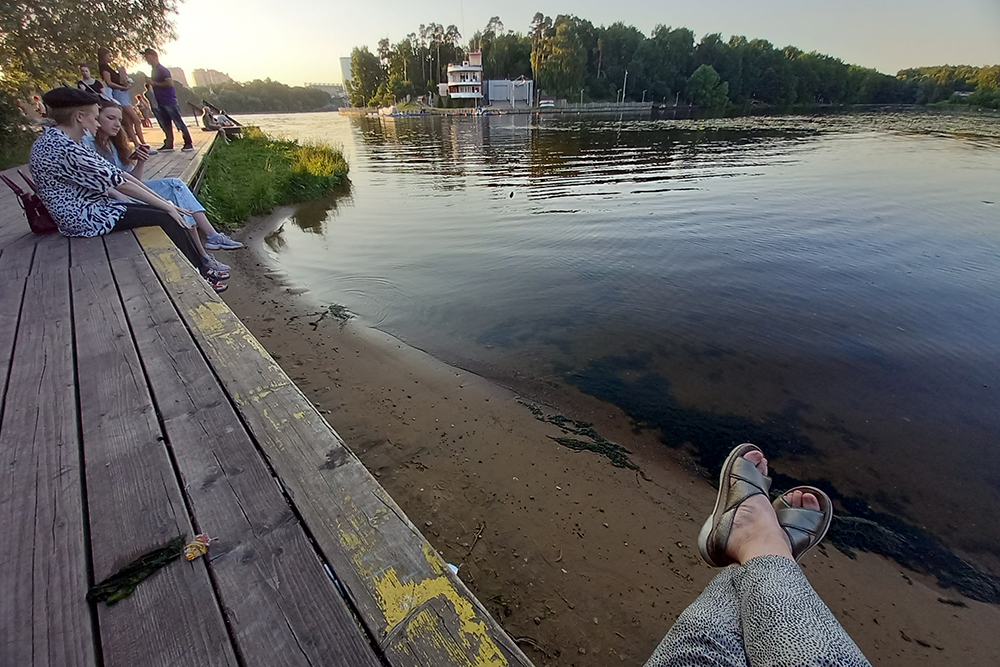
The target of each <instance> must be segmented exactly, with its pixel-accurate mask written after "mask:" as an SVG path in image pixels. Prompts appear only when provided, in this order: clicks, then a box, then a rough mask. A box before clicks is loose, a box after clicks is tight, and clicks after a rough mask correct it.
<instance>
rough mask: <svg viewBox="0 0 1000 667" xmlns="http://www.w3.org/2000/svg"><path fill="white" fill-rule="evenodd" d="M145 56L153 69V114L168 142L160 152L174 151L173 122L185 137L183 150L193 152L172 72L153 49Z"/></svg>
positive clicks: (147, 51) (146, 52)
mask: <svg viewBox="0 0 1000 667" xmlns="http://www.w3.org/2000/svg"><path fill="white" fill-rule="evenodd" d="M143 55H144V56H145V57H146V62H147V63H149V65H150V67H152V68H153V71H152V76H151V77H150V82H151V83H152V84H153V96H154V97H155V98H156V106H155V107H154V108H153V113H154V114H155V115H156V120H157V122H159V124H160V127H161V128H162V129H163V134H165V135H166V140H165V141H164V142H163V147H162V148H160V150H161V151H172V150H174V128H173V127H172V126H171V124H170V123H171V121H173V124H174V125H176V126H177V129H178V130H180V131H181V134H182V135H184V147H183V148H181V150H182V151H193V150H194V146H193V145H192V143H191V133H190V132H188V129H187V125H185V124H184V119H183V118H182V117H181V109H180V107H179V106H178V105H177V91H176V90H174V80H173V79H172V78H171V77H170V70H168V69H167V68H166V67H164V66H163V65H161V64H160V55H159V54H158V53H157V52H156V51H154V50H153V49H146V50H145V52H143Z"/></svg>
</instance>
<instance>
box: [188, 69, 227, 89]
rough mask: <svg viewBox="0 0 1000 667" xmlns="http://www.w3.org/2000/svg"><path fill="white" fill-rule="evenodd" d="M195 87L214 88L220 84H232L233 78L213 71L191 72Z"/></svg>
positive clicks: (200, 70) (199, 70)
mask: <svg viewBox="0 0 1000 667" xmlns="http://www.w3.org/2000/svg"><path fill="white" fill-rule="evenodd" d="M191 75H192V76H193V77H194V85H196V86H215V85H218V84H220V83H232V82H233V77H231V76H229V75H228V74H226V73H225V72H220V71H219V70H215V69H196V70H195V71H193V72H191Z"/></svg>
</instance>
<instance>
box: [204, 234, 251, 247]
mask: <svg viewBox="0 0 1000 667" xmlns="http://www.w3.org/2000/svg"><path fill="white" fill-rule="evenodd" d="M242 247H243V244H242V243H240V242H239V241H234V240H232V239H231V238H229V237H228V236H226V235H225V234H223V233H222V232H215V233H214V234H210V235H209V236H208V238H206V239H205V250H236V249H237V248H242Z"/></svg>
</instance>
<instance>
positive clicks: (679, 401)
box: [254, 113, 1000, 573]
mask: <svg viewBox="0 0 1000 667" xmlns="http://www.w3.org/2000/svg"><path fill="white" fill-rule="evenodd" d="M254 120H255V122H257V123H258V124H259V125H261V126H262V127H263V128H264V129H265V130H269V131H274V132H278V133H281V134H284V135H287V136H294V137H298V138H304V139H320V140H324V141H328V142H334V143H337V144H340V145H342V146H343V148H344V149H345V153H346V154H347V156H348V158H349V160H350V164H351V176H350V180H351V185H350V189H349V192H348V193H347V194H344V195H339V196H337V197H331V198H329V199H327V200H322V201H319V202H313V203H310V204H307V205H304V206H301V207H299V208H298V209H297V211H296V212H295V213H294V215H292V216H291V217H290V218H289V219H288V220H287V221H286V223H285V224H284V225H283V226H282V227H281V228H280V230H279V231H277V232H275V233H274V234H272V235H271V236H270V237H269V238H268V245H269V247H270V249H271V250H272V251H273V253H274V255H275V259H276V262H277V263H278V264H279V265H280V267H281V268H282V269H283V270H284V271H285V272H287V273H288V274H289V276H290V277H291V279H292V280H293V281H295V282H297V283H301V284H304V285H306V286H307V287H308V288H309V289H310V290H311V293H312V296H313V297H314V298H315V299H317V300H318V301H319V302H321V303H323V304H328V303H339V304H343V305H345V306H347V307H348V308H349V309H350V310H351V311H353V312H355V313H357V314H358V315H359V317H360V318H361V319H363V320H365V321H367V322H369V323H372V324H374V325H375V326H377V327H379V328H381V329H384V330H386V331H389V332H391V333H393V334H396V335H397V336H399V337H400V338H402V339H403V340H405V341H407V342H408V343H411V344H413V345H415V346H417V347H420V348H422V349H425V350H427V351H429V352H431V353H432V354H434V355H436V356H439V357H441V358H443V359H445V360H447V361H450V362H452V363H457V364H459V365H462V366H465V367H468V368H471V369H473V370H477V371H479V372H483V373H485V374H487V375H491V376H493V377H495V378H498V379H501V380H504V381H513V382H516V378H518V377H520V378H529V379H531V380H533V381H536V382H538V381H550V382H558V383H563V382H568V383H570V384H572V385H575V386H576V387H578V388H580V389H581V390H583V391H585V392H587V393H590V394H593V395H595V396H598V397H600V398H604V399H606V400H610V401H612V402H614V403H617V404H618V405H620V406H621V407H622V408H623V409H625V410H626V412H628V413H629V414H630V415H631V416H632V417H633V418H634V419H636V420H637V421H640V422H645V423H648V424H650V425H652V426H656V427H658V428H660V429H661V430H662V431H663V433H664V439H665V440H666V441H667V442H670V443H681V442H684V441H687V440H692V439H694V440H699V439H702V440H705V441H717V442H718V443H728V442H730V441H736V442H739V441H742V440H744V439H753V440H755V441H757V442H758V443H761V444H765V445H767V449H768V452H769V458H773V459H774V463H775V466H776V467H778V468H779V469H780V470H781V471H782V472H787V473H789V474H793V475H795V476H797V477H798V478H800V479H810V478H823V479H828V480H830V481H831V482H832V483H833V484H834V486H836V488H837V489H838V490H839V491H841V492H843V493H845V494H848V495H852V496H856V497H859V498H864V499H866V500H868V501H870V502H871V503H872V504H873V506H875V507H877V508H878V509H880V510H883V511H888V512H891V513H893V514H895V515H897V516H901V517H903V518H905V519H906V520H907V521H910V522H911V523H913V524H915V525H917V526H921V527H926V528H928V529H929V530H931V531H932V532H933V533H935V534H936V535H938V536H939V537H940V538H941V539H942V540H944V542H945V543H946V544H947V545H948V546H950V547H951V548H954V549H956V550H958V551H959V552H960V553H964V554H966V555H968V556H970V557H973V558H974V559H975V560H977V561H978V562H980V563H983V564H985V565H986V567H987V568H988V569H992V570H993V571H994V573H996V572H998V571H1000V569H998V568H997V564H998V563H1000V531H997V530H996V529H995V523H993V522H991V521H990V522H985V521H983V518H985V517H987V516H989V514H990V512H996V511H997V510H998V509H1000V277H998V276H1000V272H998V269H1000V119H998V118H997V117H976V116H961V115H944V114H936V115H935V114H928V113H905V114H890V113H883V114H861V115H848V116H831V117H824V118H812V117H780V118H757V119H729V120H716V121H668V120H661V121H629V120H620V121H619V120H617V119H613V120H606V119H605V120H602V119H589V120H587V119H569V120H566V119H553V120H548V119H546V120H544V121H541V122H538V121H533V120H531V119H529V118H527V117H523V116H518V117H510V116H502V117H495V118H479V119H472V118H464V119H447V118H445V119H440V118H439V119H431V118H413V119H399V120H388V119H387V120H379V119H365V118H362V119H358V118H354V119H348V118H345V117H341V116H338V115H332V114H309V115H288V116H261V117H256V118H255V119H254ZM725 448H726V449H728V444H726V447H725ZM772 453H773V456H772ZM991 526H992V527H991Z"/></svg>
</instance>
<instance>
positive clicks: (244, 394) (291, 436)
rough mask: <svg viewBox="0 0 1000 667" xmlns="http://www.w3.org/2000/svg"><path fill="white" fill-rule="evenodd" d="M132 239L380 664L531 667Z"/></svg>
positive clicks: (293, 399)
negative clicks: (376, 649)
mask: <svg viewBox="0 0 1000 667" xmlns="http://www.w3.org/2000/svg"><path fill="white" fill-rule="evenodd" d="M135 235H136V238H138V239H139V242H140V244H141V245H142V247H143V249H144V250H145V253H146V256H147V257H148V259H149V262H150V264H151V265H152V266H153V269H154V270H155V272H156V274H157V275H158V277H159V279H160V281H161V283H162V284H163V286H164V289H165V290H166V292H167V294H168V296H169V297H170V299H171V300H172V301H173V304H174V307H175V308H176V309H177V312H178V313H180V316H181V318H182V319H183V320H184V322H185V324H186V325H187V327H188V328H189V330H190V331H191V334H192V335H193V337H194V339H195V340H196V342H197V343H198V345H199V346H200V347H201V351H202V354H203V355H204V356H205V358H206V359H207V360H208V361H209V363H210V365H211V366H212V368H213V369H214V370H215V372H216V373H217V374H218V376H219V379H220V380H221V384H222V386H223V387H224V388H225V389H226V392H227V393H228V396H229V399H230V401H231V402H232V405H233V406H234V407H235V408H236V410H237V412H238V413H239V414H240V416H241V417H242V419H243V421H244V423H245V424H246V425H247V426H248V428H249V430H250V432H251V433H252V434H253V436H254V438H255V439H256V441H257V444H258V446H259V447H260V448H261V450H262V451H263V452H264V454H265V455H266V457H267V460H268V461H269V463H270V465H271V467H272V469H273V471H274V473H275V474H276V475H277V477H278V479H279V480H280V481H281V483H282V484H283V486H284V488H285V490H286V492H287V494H288V496H289V498H290V500H291V502H292V503H293V504H294V506H295V508H296V510H297V511H298V513H299V514H300V516H301V517H302V518H303V520H304V521H305V524H306V525H307V526H308V528H309V530H310V531H311V534H312V537H313V539H314V540H315V542H316V544H317V545H318V547H319V549H320V551H321V552H322V554H323V556H324V557H325V559H326V561H327V563H328V564H329V565H330V567H331V568H332V570H333V572H334V573H335V574H336V576H337V577H338V579H339V581H340V583H341V585H342V587H343V588H344V590H345V592H346V594H347V596H348V598H349V599H350V600H351V602H352V604H353V606H354V608H355V609H356V611H357V612H358V614H359V615H360V617H361V620H362V621H363V622H364V624H365V626H366V627H367V628H368V631H369V633H370V634H371V636H373V637H374V638H375V639H376V641H378V643H379V645H380V646H381V648H382V650H383V651H384V654H385V656H386V658H387V659H388V661H389V662H390V663H392V664H395V665H413V664H419V665H476V666H480V665H482V666H496V667H502V666H505V665H524V666H527V665H530V664H531V663H530V661H529V660H528V658H527V657H526V656H525V655H524V653H523V652H522V651H521V650H520V648H519V647H518V646H517V645H516V643H515V642H514V641H513V640H512V639H511V638H510V637H509V636H508V635H507V634H506V632H504V630H503V629H502V628H501V627H500V625H499V624H498V623H497V622H496V621H495V620H494V619H493V618H492V617H491V616H490V615H489V613H488V612H487V610H486V609H485V607H483V606H482V604H481V603H480V602H479V601H478V600H477V599H476V598H475V597H474V596H473V595H472V593H471V592H470V591H469V590H468V589H467V588H466V586H465V584H464V583H463V582H462V581H461V580H460V579H459V578H458V577H457V576H456V575H454V574H453V573H452V572H451V571H450V569H449V568H448V566H447V564H445V563H444V561H443V560H442V559H441V557H440V556H439V555H438V553H437V552H436V551H435V550H434V548H433V547H432V546H431V545H430V544H429V543H428V542H427V540H426V539H425V538H424V537H423V536H422V535H421V534H420V532H419V531H418V530H417V528H416V527H415V526H414V525H413V524H412V523H411V522H410V521H409V520H408V519H407V518H406V516H405V515H404V514H403V512H402V510H401V509H400V508H399V507H398V506H397V505H396V504H395V502H394V501H393V500H392V499H391V498H390V497H389V495H388V494H387V493H386V492H385V490H384V489H382V487H381V486H380V485H379V484H378V482H377V481H376V480H375V478H374V477H373V476H372V475H371V474H370V473H369V472H368V470H367V469H366V468H365V467H364V466H363V465H362V464H361V462H360V460H359V459H358V458H357V457H356V456H355V455H354V454H353V453H352V452H351V451H350V450H349V449H347V447H346V446H345V445H344V443H343V440H342V439H341V438H340V436H339V435H338V434H337V433H336V431H334V429H333V428H332V427H331V426H330V425H329V424H328V423H327V422H326V420H325V419H323V417H322V415H320V413H319V412H318V410H316V408H315V407H314V406H313V405H312V404H311V403H310V402H309V401H308V399H306V397H305V396H304V395H303V394H302V392H301V391H300V390H299V389H298V387H297V386H296V385H295V384H294V383H293V382H292V381H291V380H290V379H289V378H288V376H287V375H286V374H285V373H284V371H283V370H282V369H281V368H280V367H279V366H278V365H277V364H276V363H275V362H274V360H273V359H272V358H271V356H270V355H269V354H268V353H267V351H266V350H265V349H264V348H263V346H262V345H261V344H260V343H259V342H258V341H257V339H256V338H254V336H253V335H252V334H251V333H250V332H249V331H248V330H247V329H246V327H245V326H244V325H243V323H242V322H241V321H240V320H239V319H238V318H237V317H236V315H235V314H234V313H233V312H232V311H231V310H230V309H229V308H228V306H226V304H225V303H223V302H222V301H221V300H220V299H219V298H218V296H217V295H216V294H214V293H213V292H212V291H211V290H209V289H208V286H207V284H206V283H205V282H204V280H202V279H201V278H200V276H199V275H198V273H197V272H196V271H195V269H194V268H193V267H192V266H190V264H189V263H188V262H187V261H186V260H185V259H184V257H183V256H182V255H181V254H180V253H179V252H178V251H177V249H176V248H175V247H174V246H173V244H172V243H171V242H170V240H169V239H168V238H167V236H166V235H165V234H164V233H163V232H162V230H160V229H159V228H143V229H138V230H136V232H135Z"/></svg>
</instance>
